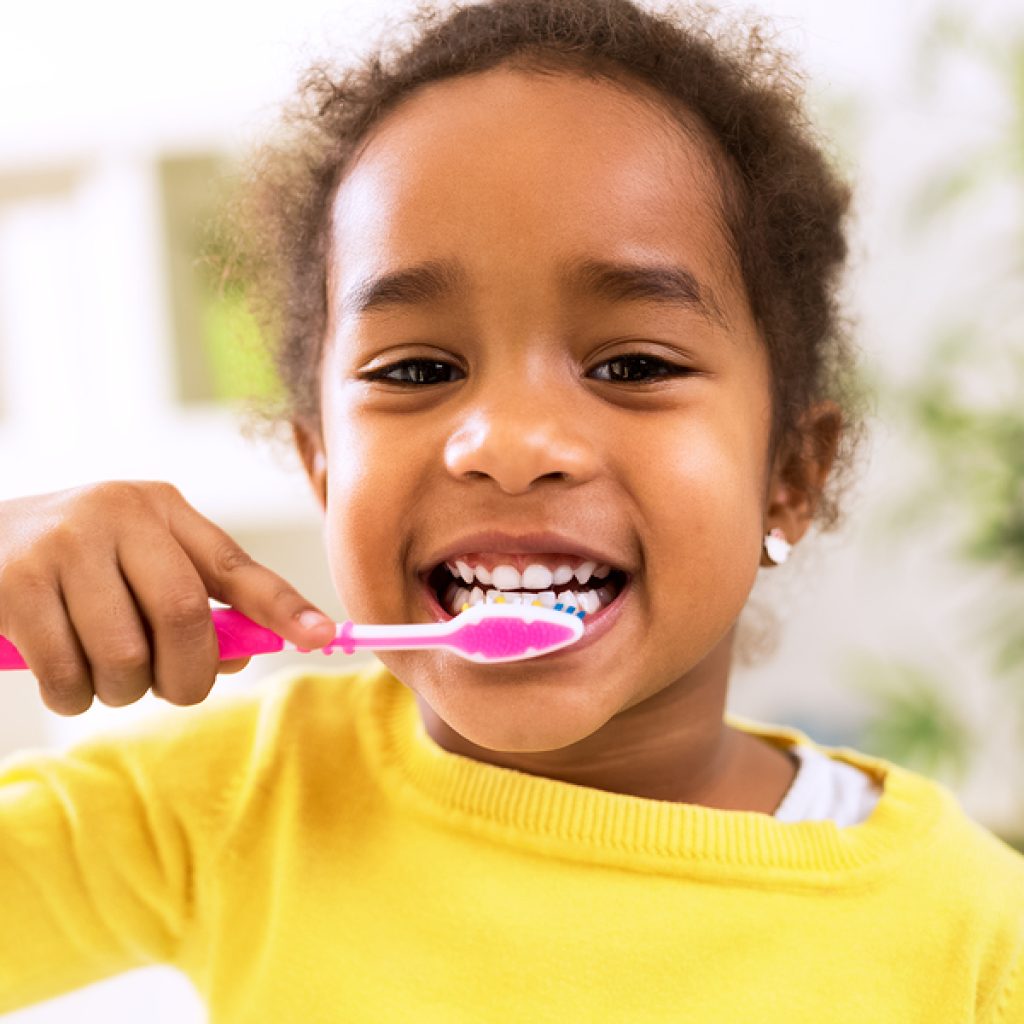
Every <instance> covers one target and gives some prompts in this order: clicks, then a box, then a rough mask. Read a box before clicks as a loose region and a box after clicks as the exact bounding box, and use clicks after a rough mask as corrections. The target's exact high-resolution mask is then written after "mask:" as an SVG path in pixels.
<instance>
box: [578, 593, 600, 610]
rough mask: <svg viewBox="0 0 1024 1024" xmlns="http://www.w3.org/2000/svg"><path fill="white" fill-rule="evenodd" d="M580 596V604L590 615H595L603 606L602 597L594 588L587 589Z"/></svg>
mask: <svg viewBox="0 0 1024 1024" xmlns="http://www.w3.org/2000/svg"><path fill="white" fill-rule="evenodd" d="M579 597H580V604H581V605H582V606H583V610H584V611H585V612H586V613H587V614H588V615H593V614H594V612H596V611H597V609H598V608H600V607H601V598H599V597H598V596H597V594H595V593H594V591H593V590H585V591H584V592H583V593H582V594H580V595H579Z"/></svg>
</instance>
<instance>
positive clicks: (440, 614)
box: [421, 576, 633, 664]
mask: <svg viewBox="0 0 1024 1024" xmlns="http://www.w3.org/2000/svg"><path fill="white" fill-rule="evenodd" d="M421 582H422V584H423V589H424V590H425V591H426V595H427V607H428V609H429V610H430V615H431V617H432V618H433V620H434V622H451V620H452V619H453V618H454V617H455V616H453V615H449V614H448V612H446V611H445V610H444V608H442V607H441V605H440V604H438V601H437V595H436V594H435V593H434V589H433V587H431V586H430V585H429V584H428V583H427V582H426V581H421ZM632 588H633V577H632V576H630V577H629V578H628V579H627V580H626V583H625V585H624V586H623V588H622V589H621V590H620V591H619V592H618V593H617V594H616V595H615V599H614V600H613V601H612V602H611V604H607V605H605V606H604V607H603V608H601V609H600V610H599V611H596V612H594V613H593V615H587V616H586V617H585V618H584V619H583V626H584V629H583V636H582V637H581V638H580V639H579V640H577V641H576V643H574V644H569V646H568V647H560V648H559V649H558V650H557V651H552V652H551V653H550V654H541V655H538V657H540V658H553V657H557V656H559V655H561V656H562V657H564V656H565V655H568V654H572V653H573V652H574V651H580V650H582V649H583V648H585V647H589V646H590V645H591V644H592V643H594V642H595V641H596V640H597V639H598V638H599V637H602V636H604V634H605V633H607V632H608V630H609V629H611V628H612V626H613V625H614V624H615V621H616V619H618V617H619V616H620V615H621V614H622V608H623V606H624V604H625V599H626V595H627V594H628V593H629V592H630V590H632ZM524 660H530V661H533V660H535V659H533V658H530V659H524ZM507 664H516V663H515V662H508V663H507Z"/></svg>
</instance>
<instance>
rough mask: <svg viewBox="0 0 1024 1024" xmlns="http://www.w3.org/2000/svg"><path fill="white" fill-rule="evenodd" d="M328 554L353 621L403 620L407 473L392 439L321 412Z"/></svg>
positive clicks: (346, 608) (342, 599)
mask: <svg viewBox="0 0 1024 1024" xmlns="http://www.w3.org/2000/svg"><path fill="white" fill-rule="evenodd" d="M325 441H326V444H327V509H326V517H325V523H324V529H325V542H326V548H327V557H328V562H329V564H330V570H331V577H332V579H333V581H334V587H335V590H336V591H337V593H338V597H339V599H340V600H341V602H342V604H343V605H344V607H345V610H346V613H347V614H348V615H349V617H351V618H353V619H355V620H356V621H366V622H390V621H393V622H398V621H401V614H400V606H399V604H398V601H399V591H400V587H399V582H400V580H401V573H402V572H404V571H406V569H405V567H403V564H402V551H401V542H402V537H403V531H402V522H403V518H404V517H405V515H406V512H407V509H408V507H409V500H410V498H409V494H408V488H409V483H408V474H403V472H402V459H401V457H400V456H399V455H398V454H397V452H396V450H395V449H394V447H393V446H389V445H388V444H387V443H385V440H384V439H383V438H381V437H380V435H379V434H377V433H376V432H374V431H372V430H368V429H359V430H357V429H355V428H353V427H352V425H351V424H350V423H349V422H347V421H344V420H340V419H339V417H337V416H334V417H332V418H330V419H328V418H327V417H325Z"/></svg>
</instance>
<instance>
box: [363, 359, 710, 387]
mask: <svg viewBox="0 0 1024 1024" xmlns="http://www.w3.org/2000/svg"><path fill="white" fill-rule="evenodd" d="M627 361H630V362H632V361H635V362H639V363H648V364H654V365H657V366H659V367H662V368H664V369H665V370H667V371H668V372H667V373H658V374H655V375H653V376H650V377H646V378H644V379H643V380H640V381H635V380H634V381H630V380H627V381H622V380H614V379H610V378H605V379H609V380H610V381H611V383H613V384H637V383H639V384H647V383H649V382H651V381H653V380H663V379H664V378H666V377H682V376H686V375H688V374H693V373H695V372H696V371H695V370H691V369H689V368H688V367H685V366H677V365H676V364H674V363H669V362H666V361H665V360H664V359H659V358H658V357H657V356H649V355H644V354H643V353H641V352H627V353H626V354H625V355H621V356H614V357H613V358H611V359H606V360H605V361H604V362H603V363H599V364H598V365H599V366H607V365H609V364H610V363H619V362H627ZM424 365H426V366H447V367H454V364H453V363H448V362H445V361H444V360H443V359H402V360H399V362H397V363H391V364H389V365H388V366H382V367H380V368H379V369H377V370H371V371H370V372H369V373H364V374H360V376H361V377H362V379H363V380H381V381H384V382H385V383H386V384H395V385H397V386H398V387H403V388H420V387H430V386H431V385H433V384H450V383H451V381H430V382H428V383H427V384H422V385H421V384H418V383H417V382H415V381H410V380H394V379H392V378H389V377H387V376H386V374H388V373H390V372H391V371H392V370H396V369H399V368H401V367H406V366H424ZM455 368H456V369H457V367H455Z"/></svg>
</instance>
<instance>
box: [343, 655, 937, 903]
mask: <svg viewBox="0 0 1024 1024" xmlns="http://www.w3.org/2000/svg"><path fill="white" fill-rule="evenodd" d="M361 682H362V683H363V686H364V689H363V694H362V696H363V702H362V710H361V715H360V732H361V735H362V737H363V742H364V744H365V746H366V749H367V752H368V753H369V754H370V756H371V757H372V758H374V760H376V761H377V765H378V768H379V770H380V775H381V779H382V782H383V783H384V785H385V787H386V788H387V789H388V790H389V792H390V793H391V795H392V796H394V797H395V799H396V800H399V801H401V802H403V803H406V804H408V803H409V802H411V803H412V804H414V805H416V807H418V808H419V810H420V811H421V812H424V813H426V814H428V815H429V816H431V817H432V818H434V819H435V820H436V821H437V822H438V823H444V824H446V826H447V827H453V826H454V827H459V828H464V829H466V830H470V831H477V832H480V833H484V834H486V835H487V836H488V837H490V838H492V839H497V840H499V841H504V842H507V843H509V844H511V845H513V846H519V847H525V848H531V849H533V850H535V851H539V852H543V853H546V854H548V855H556V856H559V857H561V858H569V859H575V860H581V861H586V862H589V863H595V862H603V863H607V864H613V865H617V866H619V867H622V868H627V869H632V870H641V871H655V872H661V873H678V874H687V875H691V876H694V875H696V876H707V877H718V878H721V877H723V876H730V877H734V878H736V879H747V880H749V881H755V880H757V881H762V882H763V881H765V880H766V879H767V878H769V877H774V878H775V880H776V881H781V880H783V879H784V878H785V877H786V876H792V877H790V878H789V880H790V881H792V882H799V883H800V884H803V885H834V884H836V883H837V882H839V881H841V880H847V881H849V882H851V883H852V882H854V881H863V880H864V876H865V875H871V874H875V873H876V872H878V871H883V870H885V869H886V868H887V867H890V866H893V865H894V863H895V861H896V860H902V859H903V857H905V856H908V855H910V854H911V853H912V851H913V850H914V849H915V848H917V847H918V846H919V845H920V844H921V843H923V842H926V841H929V838H930V837H932V834H933V832H934V830H935V829H936V827H937V826H938V824H939V823H940V821H941V819H942V817H943V811H944V810H948V804H949V802H951V801H955V798H954V797H953V795H952V794H951V793H949V792H948V791H947V790H946V789H945V788H944V787H942V786H940V785H939V784H937V783H934V782H932V781H931V780H930V779H927V778H925V777H924V776H921V775H918V774H916V773H914V772H910V771H907V770H905V769H903V768H901V767H899V766H898V765H895V764H893V763H891V762H889V761H886V760H883V759H880V758H874V757H871V756H869V755H866V754H863V753H860V752H859V751H855V750H851V749H849V748H845V747H844V748H830V747H825V746H822V745H820V744H817V743H815V741H813V740H811V739H810V738H809V737H807V736H806V735H804V733H802V732H800V731H799V730H798V729H794V728H791V727H786V726H778V725H767V724H764V723H760V722H755V721H752V720H750V719H746V718H742V717H740V716H737V715H734V714H729V713H727V714H726V716H725V720H726V722H727V724H729V725H731V726H734V727H735V728H737V729H742V730H743V731H746V732H749V733H752V734H753V735H755V736H759V737H761V738H763V739H765V740H767V741H768V742H770V743H774V744H776V745H777V746H780V747H783V748H785V747H787V746H790V745H793V744H795V743H804V744H807V745H809V746H812V747H815V748H816V749H818V750H820V751H822V752H823V753H825V754H826V755H828V756H830V757H835V758H838V759H839V760H841V761H845V762H846V763H848V764H851V765H853V766H854V767H857V768H860V769H862V770H863V771H866V772H867V773H868V774H869V775H871V776H872V777H874V778H875V779H877V780H878V781H879V782H880V783H881V784H882V786H883V792H882V796H881V798H880V799H879V801H878V804H877V805H876V807H875V809H874V811H873V812H872V814H871V816H870V817H869V818H868V819H867V820H866V821H864V822H862V823H860V824H858V825H853V826H850V827H847V828H839V827H838V826H837V825H836V824H835V823H834V822H832V821H805V822H796V823H786V822H781V821H778V820H776V819H775V818H773V817H772V816H770V815H767V814H760V813H757V812H754V811H731V810H721V809H718V808H711V807H704V806H700V805H696V804H683V803H673V802H670V801H665V800H656V799H651V798H646V797H638V796H631V795H627V794H622V793H610V792H607V791H605V790H599V789H592V788H589V787H586V786H579V785H576V784H574V783H569V782H563V781H561V780H557V779H548V778H544V777H542V776H535V775H529V774H527V773H524V772H520V771H517V770H515V769H511V768H505V767H501V766H498V765H492V764H487V763H485V762H480V761H475V760H473V759H472V758H468V757H464V756H462V755H460V754H453V753H451V752H449V751H447V750H445V749H444V748H443V747H441V746H439V745H438V744H437V743H435V741H434V740H433V739H432V738H431V737H430V735H429V734H428V733H427V731H426V729H425V727H424V725H423V722H422V720H421V718H420V713H419V708H418V706H417V704H416V697H415V694H414V693H413V692H412V691H411V690H410V689H409V688H408V687H406V686H405V685H404V684H402V683H401V682H400V681H399V680H398V679H396V678H395V676H393V675H392V674H391V672H390V671H388V670H387V669H386V668H385V667H384V666H382V665H379V664H377V665H373V664H371V665H370V666H369V667H368V668H367V669H365V670H364V672H363V673H362V674H361ZM839 876H845V878H840V877H839Z"/></svg>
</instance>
